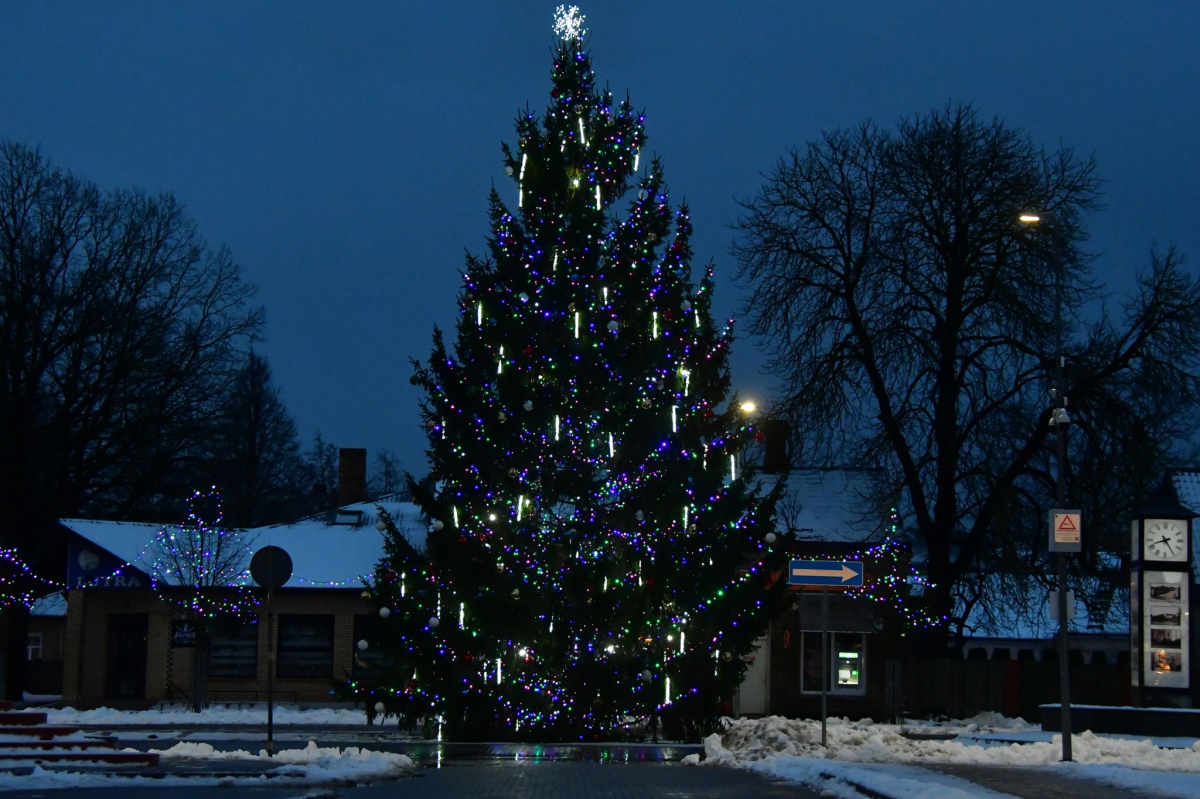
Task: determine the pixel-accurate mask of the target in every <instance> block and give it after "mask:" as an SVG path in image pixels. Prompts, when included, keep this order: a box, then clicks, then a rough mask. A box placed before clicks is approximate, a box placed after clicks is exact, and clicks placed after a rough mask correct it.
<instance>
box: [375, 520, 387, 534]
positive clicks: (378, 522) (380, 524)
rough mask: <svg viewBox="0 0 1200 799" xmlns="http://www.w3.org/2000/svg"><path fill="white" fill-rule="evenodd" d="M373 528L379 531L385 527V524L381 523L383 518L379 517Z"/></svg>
mask: <svg viewBox="0 0 1200 799" xmlns="http://www.w3.org/2000/svg"><path fill="white" fill-rule="evenodd" d="M375 529H376V530H378V531H379V532H381V533H382V532H383V531H384V530H386V529H387V525H386V524H384V523H383V519H380V520H379V521H377V522H375Z"/></svg>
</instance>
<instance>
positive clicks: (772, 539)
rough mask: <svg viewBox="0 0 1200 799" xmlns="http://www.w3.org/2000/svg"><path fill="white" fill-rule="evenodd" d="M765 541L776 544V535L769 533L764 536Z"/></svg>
mask: <svg viewBox="0 0 1200 799" xmlns="http://www.w3.org/2000/svg"><path fill="white" fill-rule="evenodd" d="M763 540H764V541H766V542H767V543H768V544H774V543H775V534H774V533H767V534H766V535H764V536H763Z"/></svg>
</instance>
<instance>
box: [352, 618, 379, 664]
mask: <svg viewBox="0 0 1200 799" xmlns="http://www.w3.org/2000/svg"><path fill="white" fill-rule="evenodd" d="M382 626H383V625H382V624H380V618H379V617H378V616H365V615H363V616H355V617H354V641H353V644H352V645H353V646H354V653H353V662H354V676H355V677H358V678H359V679H362V678H371V677H380V676H382V674H383V666H384V663H385V662H386V660H387V659H386V658H385V657H384V654H383V647H382V646H381V644H380V642H381V641H382V639H383V636H382V635H380V633H381V632H382ZM359 641H366V642H367V648H366V649H360V648H359V646H358V642H359Z"/></svg>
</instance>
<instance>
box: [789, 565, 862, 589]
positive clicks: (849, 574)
mask: <svg viewBox="0 0 1200 799" xmlns="http://www.w3.org/2000/svg"><path fill="white" fill-rule="evenodd" d="M788 584H789V585H841V586H846V587H848V588H858V587H859V586H861V585H862V584H863V566H862V563H860V562H858V561H856V560H793V561H792V565H791V567H790V568H789V569H788Z"/></svg>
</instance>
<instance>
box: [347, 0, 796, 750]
mask: <svg viewBox="0 0 1200 799" xmlns="http://www.w3.org/2000/svg"><path fill="white" fill-rule="evenodd" d="M555 32H556V34H557V36H558V41H557V45H556V48H555V55H554V69H553V77H552V87H551V91H550V106H549V108H548V109H547V111H546V112H545V114H543V115H541V116H540V117H539V116H537V115H535V114H533V113H530V112H525V113H522V114H521V115H520V116H519V117H518V119H517V120H516V136H517V140H516V146H515V147H513V146H511V145H509V144H505V145H503V147H502V150H503V164H502V165H503V170H504V174H505V175H506V176H507V177H508V178H509V179H510V181H511V183H510V185H509V186H508V187H507V188H506V189H505V191H504V196H502V195H501V192H499V191H493V192H492V195H491V198H490V203H489V205H490V208H489V217H490V221H491V237H490V239H489V242H488V254H487V255H486V256H483V257H474V256H472V257H469V258H468V260H467V268H466V270H465V272H464V274H463V285H462V288H461V291H460V293H459V296H458V309H459V321H458V325H457V331H456V332H457V337H456V341H455V344H454V346H453V348H452V349H451V348H448V347H447V346H446V345H445V343H444V341H443V337H442V334H441V333H440V331H435V332H434V348H433V354H432V357H431V358H430V359H429V361H428V362H427V363H426V364H416V373H415V375H414V377H413V382H414V383H415V384H417V385H419V386H420V387H421V388H422V389H423V390H424V392H425V400H424V401H423V403H422V410H423V415H424V424H425V431H426V433H427V436H428V441H429V456H430V460H431V471H430V474H429V476H428V478H427V479H425V480H422V481H420V482H419V483H414V484H413V485H412V490H413V497H414V501H415V502H416V503H417V504H418V505H419V506H420V508H421V509H422V511H424V513H425V514H426V515H427V517H428V519H429V530H428V536H427V542H428V549H427V551H425V552H418V551H417V550H415V549H414V548H413V547H411V546H410V545H409V544H408V542H407V541H406V540H405V539H404V537H403V536H402V535H401V534H400V533H399V532H398V531H397V529H396V527H395V525H394V524H393V523H392V521H391V520H390V519H389V518H388V517H387V515H386V514H383V515H382V520H383V524H384V528H385V529H384V533H385V537H386V539H387V557H386V558H385V559H384V561H382V562H381V563H380V565H379V568H378V569H377V571H376V573H375V575H374V580H373V581H372V585H371V587H370V589H369V590H370V593H371V596H372V597H374V599H375V601H376V602H377V603H378V604H379V606H380V615H381V619H382V621H381V625H382V626H383V629H384V630H385V631H386V632H385V633H384V634H383V635H382V636H381V645H382V646H384V647H385V648H388V650H389V651H388V653H387V657H388V659H389V661H390V662H391V663H392V664H393V665H392V666H391V667H390V668H389V669H388V670H387V672H388V673H387V676H386V677H385V679H384V681H383V684H382V686H381V692H382V693H383V694H384V699H383V702H384V704H385V706H386V707H387V710H388V712H389V713H397V714H399V715H401V716H402V717H408V718H410V719H412V718H418V717H419V718H424V719H425V720H426V723H428V724H436V725H437V726H438V728H439V734H441V733H442V732H444V733H445V734H447V735H451V736H454V737H457V738H470V737H486V736H502V737H527V738H538V737H558V738H563V737H578V738H585V739H590V738H593V737H605V738H611V737H614V736H620V735H622V734H624V733H625V731H626V730H627V728H628V726H629V725H630V723H631V720H634V723H646V722H648V721H649V720H651V719H655V717H657V716H662V717H664V718H665V723H666V725H667V726H668V727H670V726H671V725H674V728H675V729H676V730H677V731H678V734H688V735H695V734H698V732H699V731H700V730H701V729H702V728H704V727H705V726H706V725H708V724H709V723H710V722H712V721H715V719H716V718H718V717H719V716H720V715H721V713H722V712H723V711H725V712H727V708H726V707H724V705H725V703H726V701H727V700H728V698H729V697H731V696H732V694H733V692H734V689H735V687H736V685H737V684H738V682H739V681H740V679H741V674H742V671H743V670H744V663H743V661H742V659H741V655H742V654H744V653H746V652H748V651H750V649H751V648H752V647H753V642H754V640H755V638H757V637H758V636H759V635H760V634H761V632H762V630H763V629H764V628H765V626H766V624H767V620H768V618H769V615H770V613H771V612H772V610H773V609H774V608H775V606H776V604H777V602H781V601H782V599H783V596H782V595H783V592H784V591H785V589H786V585H785V581H780V580H778V579H773V578H772V575H773V574H774V575H777V574H778V573H780V572H781V571H782V569H783V567H784V565H785V564H786V559H787V546H786V545H787V544H788V543H789V542H790V541H791V540H792V539H791V537H790V536H788V537H783V538H784V540H782V541H779V542H778V543H768V541H767V534H768V533H769V532H770V531H771V530H772V526H773V521H772V513H773V505H774V502H775V501H776V499H777V496H776V494H775V493H771V494H769V495H766V496H763V495H761V494H760V492H759V490H758V488H757V484H756V483H755V482H754V481H753V469H752V468H745V469H744V468H743V466H744V464H743V457H742V452H743V447H744V446H746V445H747V444H748V443H749V442H750V441H752V440H753V439H754V436H755V431H754V429H753V427H752V425H751V423H750V420H749V418H748V416H747V415H745V414H743V413H742V412H741V410H740V408H739V406H738V404H737V403H736V402H730V401H729V400H730V399H731V397H730V394H729V370H728V357H729V348H730V344H731V341H732V330H731V327H730V326H729V325H726V326H718V325H716V324H714V322H713V319H712V314H711V305H712V295H713V288H714V280H713V272H712V267H711V266H709V267H707V268H706V269H705V270H704V271H703V275H702V277H701V278H700V280H699V283H698V284H696V283H694V282H693V279H692V266H691V257H692V249H691V244H690V240H691V235H692V224H691V220H690V216H689V213H688V209H687V207H686V206H674V205H672V203H671V201H670V198H669V195H668V191H667V186H666V182H665V178H664V171H663V166H662V163H661V162H660V161H659V160H658V158H656V157H648V156H647V157H643V155H644V148H645V145H646V133H645V129H644V121H645V119H644V116H643V114H642V113H641V112H640V111H638V110H636V109H635V108H634V107H633V105H632V104H631V103H630V102H629V100H627V99H626V100H618V99H617V98H615V97H614V96H613V94H612V93H611V92H609V91H608V90H601V89H599V88H598V87H597V84H596V79H595V75H594V74H593V72H592V66H591V58H590V56H589V54H588V52H587V50H586V49H585V40H586V35H587V34H586V30H585V28H584V27H583V16H582V14H580V13H579V11H578V9H577V8H574V7H572V8H564V7H560V8H559V10H558V13H557V15H556V20H555ZM781 537H782V536H781Z"/></svg>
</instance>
